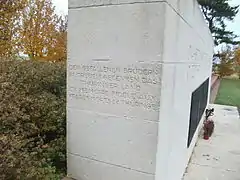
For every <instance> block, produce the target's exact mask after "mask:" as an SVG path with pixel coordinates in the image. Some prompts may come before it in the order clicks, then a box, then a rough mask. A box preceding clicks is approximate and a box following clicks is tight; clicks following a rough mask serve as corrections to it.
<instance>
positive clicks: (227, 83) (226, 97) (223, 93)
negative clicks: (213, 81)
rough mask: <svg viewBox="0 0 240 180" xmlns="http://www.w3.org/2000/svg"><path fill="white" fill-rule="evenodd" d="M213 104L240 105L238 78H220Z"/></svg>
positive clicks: (239, 83)
mask: <svg viewBox="0 0 240 180" xmlns="http://www.w3.org/2000/svg"><path fill="white" fill-rule="evenodd" d="M215 104H224V105H230V106H238V107H240V80H238V79H222V80H221V84H220V88H219V91H218V95H217V98H216V100H215Z"/></svg>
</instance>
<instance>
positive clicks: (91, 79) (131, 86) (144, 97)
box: [68, 63, 161, 111]
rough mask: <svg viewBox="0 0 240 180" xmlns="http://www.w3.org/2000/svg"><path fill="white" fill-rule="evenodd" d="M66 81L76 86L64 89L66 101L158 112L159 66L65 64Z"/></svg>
mask: <svg viewBox="0 0 240 180" xmlns="http://www.w3.org/2000/svg"><path fill="white" fill-rule="evenodd" d="M68 76H69V79H74V82H77V84H76V86H75V85H74V84H71V86H69V87H68V95H69V98H71V99H75V100H83V101H89V102H92V103H100V104H110V105H111V104H112V105H126V106H130V107H138V108H143V109H145V110H151V111H158V109H159V104H160V101H159V99H160V97H159V93H155V94H151V93H150V92H149V91H147V90H146V88H149V87H151V88H153V89H155V92H160V85H161V78H160V77H161V65H159V64H137V65H128V66H126V67H125V66H124V67H122V66H114V65H109V64H106V63H91V64H79V65H75V64H69V66H68Z"/></svg>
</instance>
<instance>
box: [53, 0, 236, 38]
mask: <svg viewBox="0 0 240 180" xmlns="http://www.w3.org/2000/svg"><path fill="white" fill-rule="evenodd" d="M229 2H230V4H231V5H240V0H229ZM53 4H54V5H55V6H56V12H57V13H58V14H67V13H68V0H53ZM227 25H228V29H229V30H231V31H234V32H235V33H236V34H237V35H239V36H240V12H239V13H238V14H237V16H236V18H235V20H234V22H228V23H227ZM239 39H240V38H239Z"/></svg>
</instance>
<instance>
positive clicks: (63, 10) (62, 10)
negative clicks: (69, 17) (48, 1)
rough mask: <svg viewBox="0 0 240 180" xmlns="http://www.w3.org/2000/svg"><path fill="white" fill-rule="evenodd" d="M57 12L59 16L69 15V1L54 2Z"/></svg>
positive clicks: (57, 0) (54, 0) (53, 0)
mask: <svg viewBox="0 0 240 180" xmlns="http://www.w3.org/2000/svg"><path fill="white" fill-rule="evenodd" d="M52 2H53V5H54V6H55V11H56V13H57V14H59V15H66V14H68V0H52Z"/></svg>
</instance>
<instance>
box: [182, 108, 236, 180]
mask: <svg viewBox="0 0 240 180" xmlns="http://www.w3.org/2000/svg"><path fill="white" fill-rule="evenodd" d="M211 107H214V108H215V115H214V116H213V120H214V121H215V131H214V134H213V136H212V137H211V138H210V139H209V140H203V139H202V138H201V137H200V139H199V141H198V143H197V145H196V147H195V150H194V152H193V155H192V158H191V161H190V162H189V166H188V168H187V170H186V173H185V176H184V178H183V180H240V117H239V113H238V109H237V107H232V106H223V105H215V104H214V105H211Z"/></svg>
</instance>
